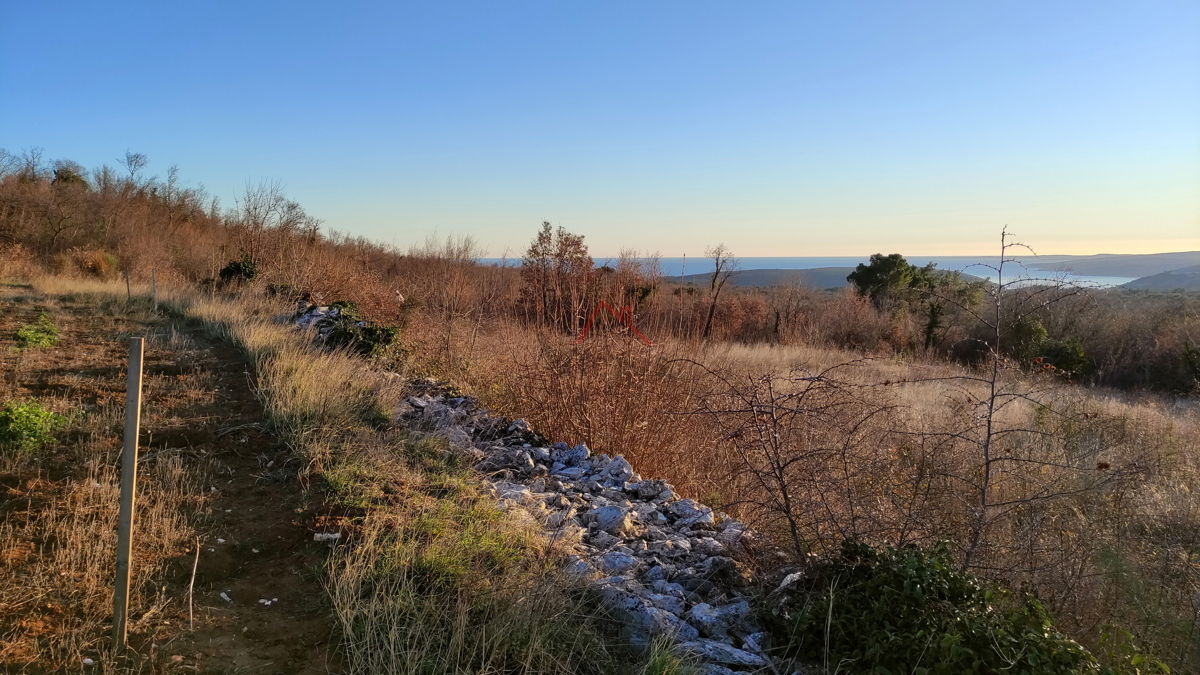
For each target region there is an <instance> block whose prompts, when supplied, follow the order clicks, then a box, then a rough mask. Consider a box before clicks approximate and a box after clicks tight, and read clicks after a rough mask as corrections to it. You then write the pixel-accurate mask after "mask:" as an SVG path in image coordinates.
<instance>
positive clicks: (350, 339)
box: [325, 300, 400, 356]
mask: <svg viewBox="0 0 1200 675" xmlns="http://www.w3.org/2000/svg"><path fill="white" fill-rule="evenodd" d="M330 307H336V308H337V310H338V315H337V317H336V318H335V319H333V320H332V323H333V330H332V331H330V333H329V335H328V336H327V337H326V338H325V339H326V343H327V344H328V345H329V346H331V347H344V348H346V349H349V350H351V351H353V352H355V353H357V354H361V355H363V356H381V355H383V354H385V353H387V352H388V351H389V350H391V348H392V347H394V346H395V345H396V344H397V342H399V339H400V327H399V326H384V325H382V324H378V323H375V322H374V321H366V320H364V319H363V318H362V315H361V314H360V313H359V311H358V306H357V305H355V304H354V303H353V302H349V301H346V300H339V301H337V302H335V303H333V304H332V305H330Z"/></svg>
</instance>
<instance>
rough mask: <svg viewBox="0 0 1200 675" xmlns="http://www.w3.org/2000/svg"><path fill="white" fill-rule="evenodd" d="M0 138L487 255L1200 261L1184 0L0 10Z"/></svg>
mask: <svg viewBox="0 0 1200 675" xmlns="http://www.w3.org/2000/svg"><path fill="white" fill-rule="evenodd" d="M0 17H2V18H0V147H3V148H6V149H8V150H9V151H21V150H23V149H25V148H29V147H35V146H36V147H41V148H44V149H45V154H46V155H47V156H48V157H50V158H70V159H74V160H76V161H79V162H81V163H82V164H84V165H85V166H88V167H92V166H96V165H99V164H102V163H109V164H115V160H116V158H118V157H120V156H121V155H123V153H124V152H125V150H126V149H130V150H134V151H138V152H143V153H145V154H146V155H148V156H149V158H150V162H151V164H150V167H149V171H150V172H152V173H158V174H159V175H164V174H165V173H166V170H167V167H168V166H169V165H170V164H172V163H174V164H178V165H179V168H180V170H181V173H182V175H183V177H184V179H185V180H187V181H189V182H191V183H192V184H193V185H197V184H203V185H204V186H205V187H206V188H207V189H208V190H209V191H210V192H212V193H213V194H215V195H217V196H219V197H221V198H222V200H223V202H224V203H225V204H226V205H229V206H232V205H233V201H234V197H235V196H236V195H237V194H238V193H239V192H240V191H241V190H242V189H243V188H244V186H245V185H246V183H247V182H258V181H259V180H263V179H269V180H279V181H280V182H282V183H283V185H284V186H285V187H286V189H287V192H288V194H289V196H290V197H292V198H293V199H295V200H297V201H299V202H300V203H301V204H303V205H304V206H305V207H306V208H307V210H308V211H309V212H310V213H312V214H313V215H315V216H317V217H319V218H321V219H323V220H324V221H325V223H326V226H327V227H329V228H331V229H336V230H339V231H343V232H348V233H351V234H356V235H365V236H368V237H372V238H375V239H378V240H381V241H384V242H389V243H395V244H397V245H400V246H405V247H406V246H408V245H409V244H412V243H415V242H419V241H422V240H423V239H424V238H425V237H426V235H428V234H429V233H434V232H436V233H438V234H439V235H447V234H469V235H471V236H473V237H475V238H476V239H477V240H479V241H480V242H481V243H483V244H484V245H485V246H486V247H487V248H488V249H489V251H490V253H491V254H492V255H500V254H501V253H503V251H504V249H505V248H508V249H511V250H520V249H521V248H523V247H524V246H526V245H527V244H528V242H529V240H530V239H531V238H532V237H533V235H534V233H535V231H536V229H537V228H538V225H539V224H540V223H541V221H543V220H549V221H551V222H553V223H555V224H557V225H562V226H564V227H566V228H567V229H569V230H572V231H575V232H579V233H581V234H584V235H585V236H586V238H587V241H588V243H589V244H590V245H591V247H592V251H593V253H594V254H596V255H601V256H605V255H611V254H614V253H616V252H617V251H618V250H619V249H620V248H622V247H629V248H637V249H642V250H654V251H659V252H661V253H662V254H663V255H666V256H678V255H683V254H687V255H697V254H700V253H701V252H702V251H703V250H704V248H705V247H706V246H709V245H712V244H715V243H718V242H724V243H725V244H727V245H728V246H729V247H730V248H731V249H733V250H734V252H735V253H738V254H740V255H744V256H781V255H797V256H811V255H860V254H868V253H872V252H876V251H885V250H886V251H900V252H903V253H906V254H910V255H917V254H922V255H938V254H940V255H946V254H976V253H984V252H991V251H992V250H993V249H994V248H995V241H996V240H997V238H998V235H999V230H1000V228H1001V227H1002V226H1004V225H1008V226H1009V228H1010V230H1012V231H1014V232H1016V233H1017V234H1018V235H1019V236H1020V238H1021V239H1022V240H1024V241H1026V242H1028V243H1031V244H1034V245H1035V246H1036V247H1037V248H1038V249H1039V251H1044V252H1048V253H1100V252H1111V253H1122V252H1130V253H1134V252H1155V251H1168V250H1196V249H1200V3H1197V2H1195V1H1194V0H1189V1H1180V2H1139V3H1130V2H1120V3H1108V2H1058V3H1056V2H1049V3H1048V2H1028V3H1020V2H1009V3H980V2H965V3H964V2H945V3H932V2H930V3H892V2H841V3H825V4H817V3H807V2H787V3H773V2H746V3H715V2H696V1H695V0H693V1H692V2H666V1H661V2H660V1H654V2H638V3H633V2H604V3H588V2H569V3H567V2H554V3H551V2H545V3H530V2H510V3H494V2H491V3H482V2H477V3H461V2H460V3H454V2H439V3H328V2H325V3H320V4H317V3H309V2H296V1H290V2H254V3H244V2H238V3H233V2H221V1H213V2H206V3H163V2H154V3H149V2H147V3H127V2H113V3H94V2H88V3H82V2H56V3H30V2H17V1H15V0H0Z"/></svg>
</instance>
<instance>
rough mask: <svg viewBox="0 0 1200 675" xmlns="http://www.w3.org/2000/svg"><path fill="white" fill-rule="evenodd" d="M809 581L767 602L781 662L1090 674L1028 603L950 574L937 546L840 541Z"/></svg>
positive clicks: (924, 673)
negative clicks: (837, 549) (837, 550)
mask: <svg viewBox="0 0 1200 675" xmlns="http://www.w3.org/2000/svg"><path fill="white" fill-rule="evenodd" d="M808 579H809V580H810V582H811V584H810V585H809V586H808V587H807V588H806V589H802V590H798V591H795V592H785V594H784V597H782V598H778V599H776V604H775V608H774V610H773V613H774V616H773V618H772V623H773V626H772V628H773V633H774V638H775V640H776V643H777V644H780V645H783V651H784V652H785V655H786V656H788V657H791V658H796V659H799V660H800V661H803V662H806V663H812V664H823V665H824V667H825V668H826V670H827V671H828V672H833V671H834V670H838V671H840V672H854V673H872V674H879V675H885V674H891V673H914V674H916V675H969V674H980V675H982V674H984V673H1012V674H1013V675H1020V674H1025V675H1055V674H1058V673H1062V674H1063V675H1066V674H1067V673H1070V674H1072V675H1077V674H1079V673H1100V672H1102V671H1101V670H1100V667H1099V665H1098V664H1097V662H1096V660H1095V658H1093V657H1092V656H1091V654H1089V653H1088V652H1087V650H1085V649H1084V648H1083V647H1081V646H1080V645H1079V644H1077V643H1075V642H1074V641H1072V640H1070V639H1068V638H1067V637H1065V636H1063V635H1062V634H1061V633H1059V632H1057V631H1056V630H1054V627H1053V626H1052V624H1051V621H1050V617H1049V616H1048V614H1047V613H1046V611H1045V610H1044V609H1043V608H1042V606H1041V604H1040V603H1039V602H1038V601H1037V600H1036V599H1035V598H1033V597H1032V596H1017V595H1015V594H1012V593H1009V592H1007V591H1003V590H1000V589H996V588H990V587H987V586H985V585H984V584H982V583H980V581H979V580H978V579H976V578H975V577H973V576H971V575H969V574H965V573H963V572H960V571H958V569H957V565H956V564H955V562H954V560H953V559H952V557H951V555H950V552H949V551H948V549H947V547H946V546H945V545H940V546H939V547H938V548H936V549H935V550H933V551H925V550H921V549H918V548H916V547H904V548H888V549H887V550H876V549H873V548H871V547H870V546H867V545H866V544H862V543H857V542H851V541H847V542H845V543H844V544H843V545H842V549H841V552H840V553H839V554H838V555H837V556H836V557H834V558H832V559H830V560H826V561H822V562H819V563H817V564H816V565H814V566H813V568H811V570H810V571H809V574H808Z"/></svg>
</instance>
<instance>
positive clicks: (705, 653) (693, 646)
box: [676, 639, 767, 668]
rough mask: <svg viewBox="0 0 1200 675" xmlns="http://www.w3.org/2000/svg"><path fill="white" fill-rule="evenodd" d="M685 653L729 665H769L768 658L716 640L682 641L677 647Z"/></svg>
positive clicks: (755, 666) (754, 666) (753, 666)
mask: <svg viewBox="0 0 1200 675" xmlns="http://www.w3.org/2000/svg"><path fill="white" fill-rule="evenodd" d="M676 648H677V649H679V651H681V652H684V653H685V654H691V655H693V656H696V657H698V658H700V659H703V660H704V661H713V662H716V663H722V664H725V665H729V666H749V667H751V668H761V667H763V666H765V665H767V660H766V659H764V658H763V657H761V656H758V655H757V654H751V653H750V652H747V651H742V650H741V649H738V648H736V647H732V646H730V645H727V644H725V643H724V642H717V641H716V640H703V639H702V640H693V641H690V642H681V643H679V645H678V646H677V647H676Z"/></svg>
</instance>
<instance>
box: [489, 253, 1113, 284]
mask: <svg viewBox="0 0 1200 675" xmlns="http://www.w3.org/2000/svg"><path fill="white" fill-rule="evenodd" d="M868 258H869V256H866V257H863V256H828V257H826V256H788V257H778V258H738V261H739V263H740V265H739V269H742V270H810V269H818V268H823V267H824V268H828V267H849V268H853V267H855V266H856V265H858V264H859V263H866V262H867V261H868ZM1030 258H1031V260H1030V261H1028V262H1025V267H1024V268H1022V267H1021V266H1019V265H1016V264H1013V263H1008V264H1006V265H1005V269H1004V276H1005V277H1006V278H1009V279H1016V278H1018V277H1033V278H1053V279H1058V278H1065V279H1067V280H1070V281H1075V282H1079V283H1089V284H1095V285H1098V286H1118V285H1120V284H1123V283H1126V282H1129V281H1133V280H1134V279H1135V278H1137V277H1111V276H1083V275H1073V274H1064V273H1061V272H1055V271H1053V269H1041V268H1038V267H1036V264H1037V262H1036V261H1037V259H1036V258H1033V257H1032V256H1030ZM905 259H906V260H908V262H910V263H912V264H913V265H919V266H924V265H927V264H928V263H931V262H932V263H936V264H937V268H938V269H941V270H953V271H957V272H965V273H967V274H970V275H973V276H977V277H982V278H985V279H992V280H995V279H996V272H995V270H992V269H990V268H988V267H984V265H993V266H994V265H995V264H996V259H995V258H994V257H993V258H985V257H968V256H929V257H922V256H912V257H909V256H905ZM595 261H596V264H597V265H603V264H605V263H607V262H611V261H615V259H607V258H596V259H595ZM482 262H485V263H493V264H495V263H499V262H501V259H500V258H484V259H483V261H482ZM506 262H507V263H508V264H509V265H520V264H521V260H520V258H516V259H512V258H510V259H508V260H507V261H506ZM660 266H661V268H662V272H663V274H664V275H665V276H668V277H678V276H680V275H689V276H690V275H692V274H705V273H708V272H712V270H713V261H712V260H711V259H710V258H705V257H696V258H691V257H689V258H662V259H660ZM1046 267H1048V268H1049V267H1051V265H1050V264H1047V265H1046Z"/></svg>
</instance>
